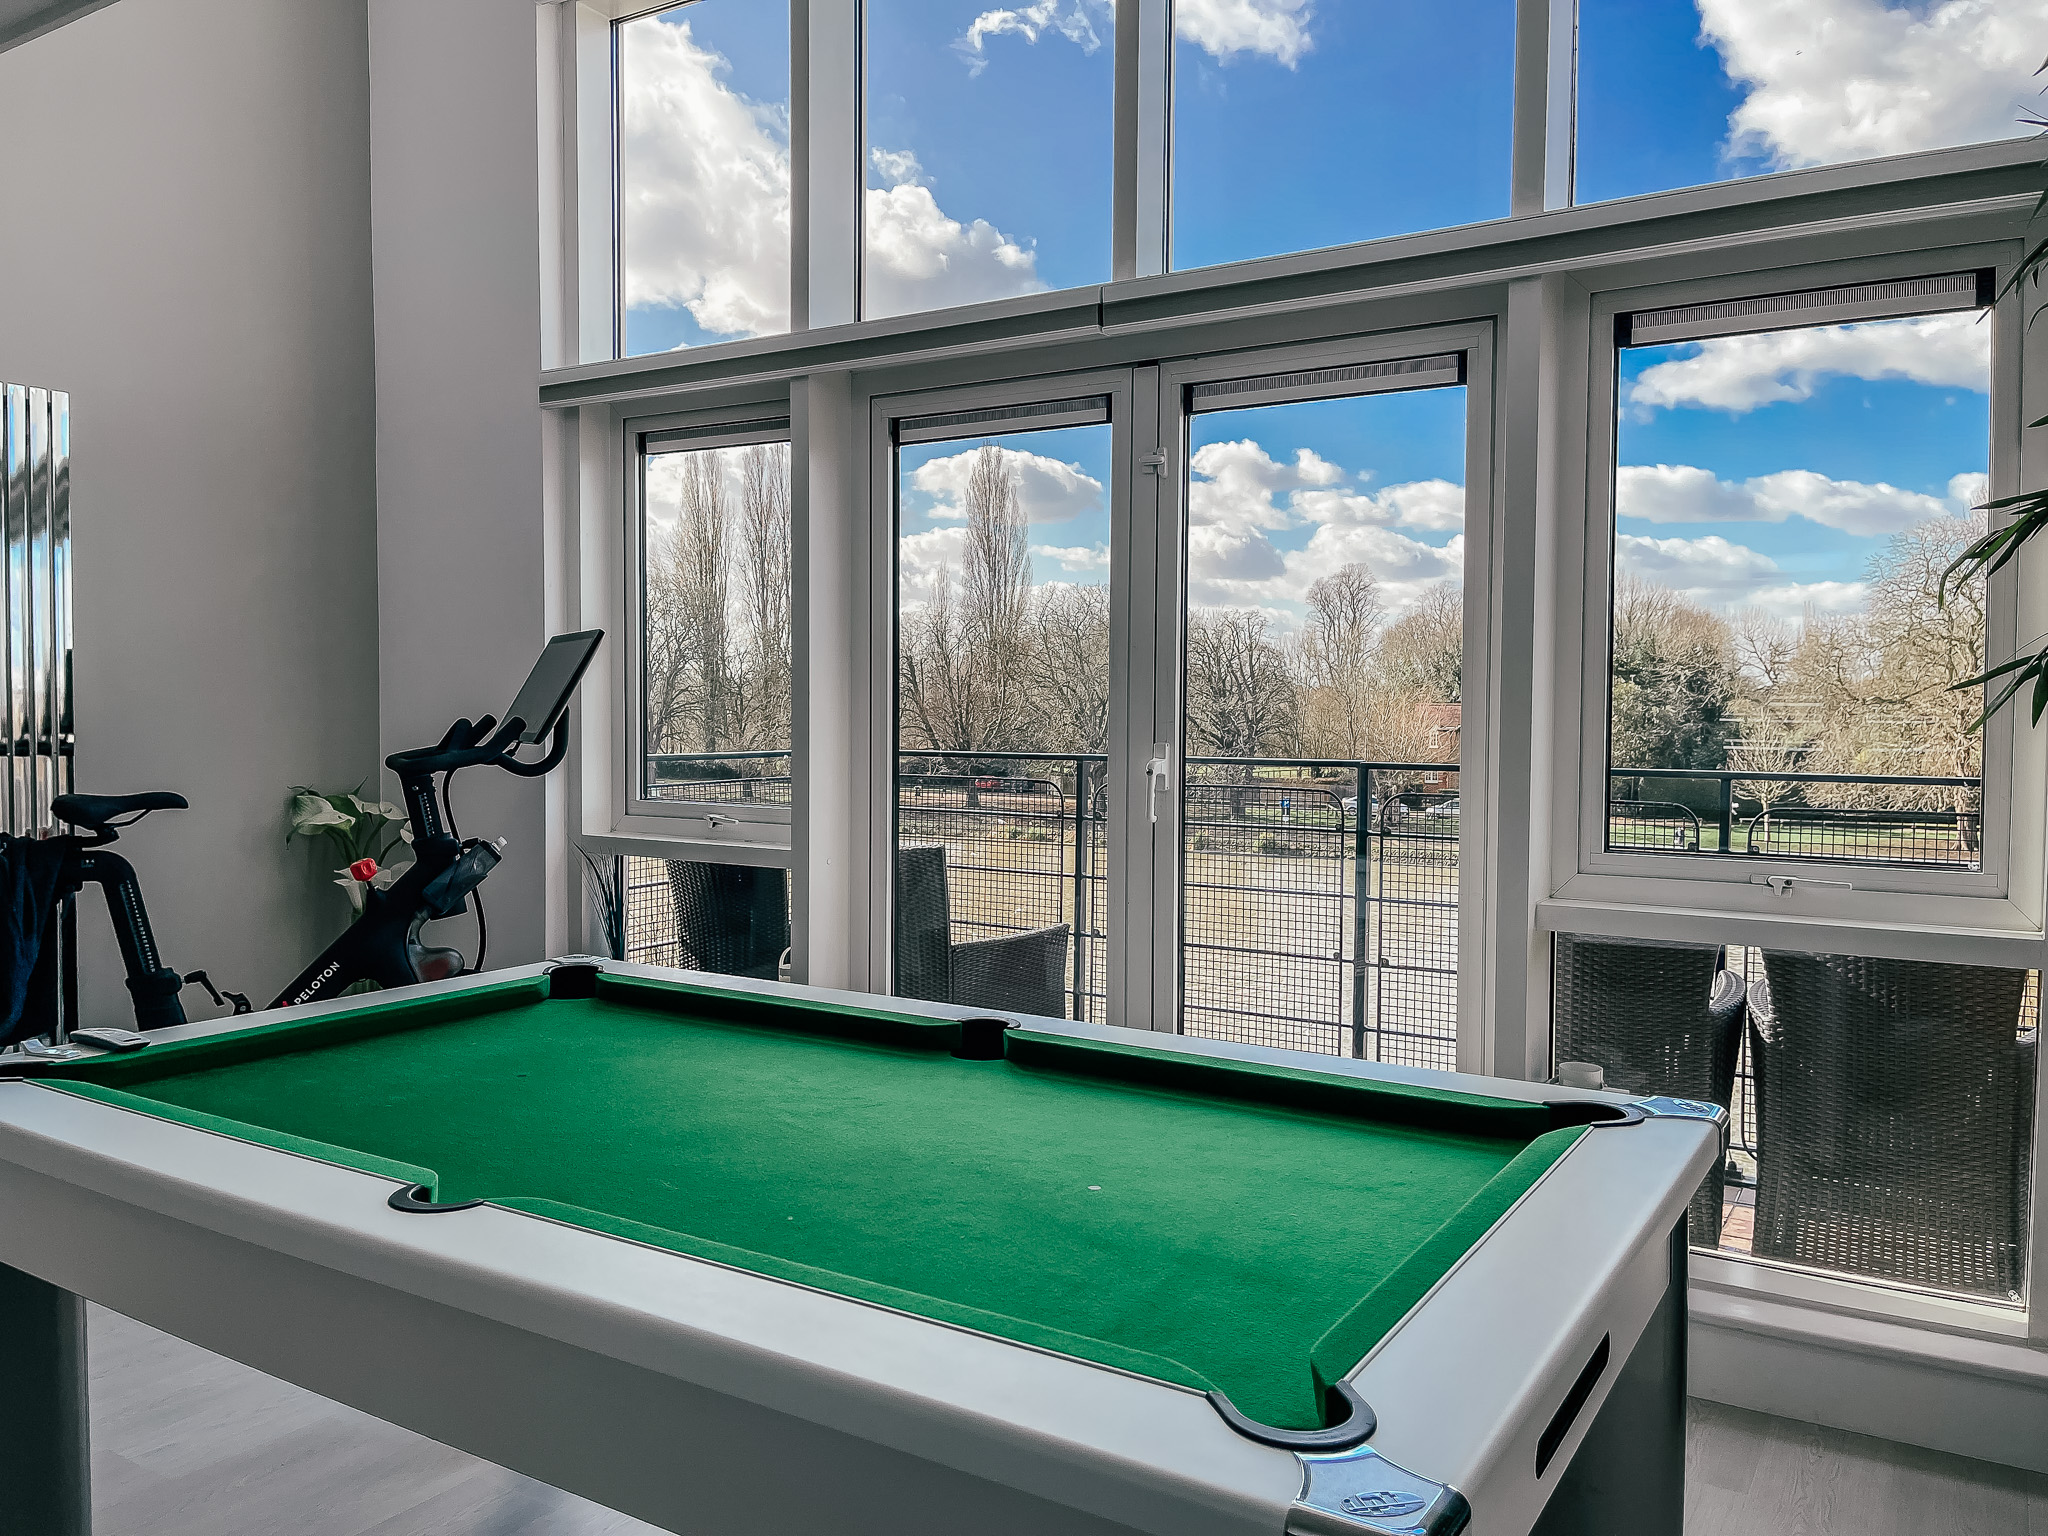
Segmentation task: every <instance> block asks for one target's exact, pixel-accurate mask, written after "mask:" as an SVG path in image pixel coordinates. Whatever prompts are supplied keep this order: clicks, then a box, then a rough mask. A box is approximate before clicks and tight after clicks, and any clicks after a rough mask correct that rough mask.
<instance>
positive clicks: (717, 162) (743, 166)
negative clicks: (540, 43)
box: [619, 17, 789, 336]
mask: <svg viewBox="0 0 2048 1536" xmlns="http://www.w3.org/2000/svg"><path fill="white" fill-rule="evenodd" d="M625 32H626V35H625V36H624V38H622V39H621V49H620V65H621V79H620V92H619V105H620V133H621V150H622V153H623V157H624V169H625V175H624V177H623V186H622V189H621V190H622V202H621V208H620V220H621V224H622V227H623V233H624V237H625V241H624V243H625V252H624V254H625V260H624V263H623V265H624V268H625V271H624V282H623V290H624V292H623V297H624V300H625V304H626V307H627V308H629V309H632V308H637V307H641V306H647V305H667V306H675V307H681V308H683V309H687V310H688V311H689V312H690V316H691V318H692V319H694V320H695V321H696V322H697V324H698V325H699V326H701V327H702V328H703V329H704V330H706V331H710V332H713V333H714V334H717V335H721V336H759V335H764V334H768V333H772V332H777V331H786V330H788V329H789V149H788V143H789V122H788V115H787V113H786V112H785V110H784V109H783V108H782V107H781V106H779V105H767V104H762V103H759V102H752V101H749V100H747V99H746V98H745V97H743V96H741V95H740V94H739V93H738V92H736V91H734V90H733V89H732V87H731V86H730V85H728V84H727V83H726V81H725V80H724V78H723V75H724V72H725V70H726V68H727V65H726V61H725V59H724V58H723V57H721V56H720V55H719V54H717V53H715V52H713V51H712V50H710V49H708V48H701V47H699V46H698V45H697V44H696V42H695V41H693V40H692V38H691V36H690V24H689V23H688V22H687V21H681V22H669V21H663V20H661V19H660V18H658V17H647V18H645V19H643V20H640V21H635V22H632V23H630V24H629V25H628V26H627V28H626V29H625Z"/></svg>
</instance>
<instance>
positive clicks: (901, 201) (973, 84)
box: [861, 0, 1116, 318]
mask: <svg viewBox="0 0 2048 1536" xmlns="http://www.w3.org/2000/svg"><path fill="white" fill-rule="evenodd" d="M1115 30H1116V16H1115V11H1114V9H1113V8H1112V6H1111V4H1110V0H1046V3H1041V4H1036V5H1031V6H1025V7H1018V8H1012V9H997V8H993V7H990V6H987V5H984V4H981V3H980V0H868V4H867V71H868V78H867V125H868V126H867V133H868V141H867V191H866V194H865V198H866V226H867V229H866V241H867V248H866V255H865V260H864V262H863V263H862V269H861V281H862V288H863V297H862V301H861V313H862V314H864V315H866V316H868V317H869V318H874V317H877V316H882V315H902V314H909V313H912V312H913V311H916V310H925V309H940V308H943V307H945V306H947V305H950V304H973V303H978V302H980V301H982V300H985V299H1006V298H1012V297H1015V296H1016V295H1018V294H1025V293H1038V292H1041V291H1043V290H1045V289H1048V288H1072V287H1076V286H1079V285H1081V284H1084V283H1099V282H1103V281H1106V280H1107V279H1108V277H1109V259H1110V226H1109V220H1110V166H1111V161H1110V154H1111V148H1112V108H1113V105H1114V98H1115V88H1116V82H1115V75H1114V54H1115V36H1114V34H1115Z"/></svg>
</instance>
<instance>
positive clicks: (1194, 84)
mask: <svg viewBox="0 0 2048 1536" xmlns="http://www.w3.org/2000/svg"><path fill="white" fill-rule="evenodd" d="M1514 52H1515V6H1514V0H1443V3H1439V4H1432V5H1415V4H1410V3H1405V0H1349V3H1346V4H1343V5H1314V4H1311V3H1310V0H1179V3H1178V4H1177V5H1175V7H1174V76H1173V264H1174V266H1176V267H1205V266H1210V265H1212V264H1214V263H1216V262H1224V261H1243V260H1245V259H1247V258H1249V257H1253V256H1272V255H1276V254H1279V253H1281V252H1285V251H1307V250H1314V249H1317V248H1318V247H1321V246H1326V245H1340V244H1343V243H1345V242H1348V241H1352V240H1368V239H1372V238H1374V237H1375V236H1379V235H1401V234H1408V233H1411V232H1413V231H1415V230H1422V229H1437V228H1441V227H1443V226H1446V225H1451V224H1470V223H1474V222H1476V221H1477V220H1480V219H1493V218H1500V217H1503V216H1504V215H1505V214H1506V213H1507V211H1508V171H1509V158H1510V139H1511V124H1510V114H1511V111H1512V107H1513V98H1514V79H1513V77H1514Z"/></svg>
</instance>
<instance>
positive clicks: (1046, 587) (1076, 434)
mask: <svg viewBox="0 0 2048 1536" xmlns="http://www.w3.org/2000/svg"><path fill="white" fill-rule="evenodd" d="M1109 466H1110V429H1109V428H1108V427H1107V426H1106V425H1104V426H1081V427H1068V428H1062V429H1056V430H1052V431H1044V432H1009V433H1003V434H1001V435H999V436H990V437H980V438H974V439H970V440H966V441H956V442H946V443H934V444H926V445H922V446H918V447H905V448H903V449H901V450H900V451H899V454H898V459H897V482H896V484H897V506H898V517H899V523H898V531H899V535H900V536H899V538H898V541H897V569H896V580H897V589H896V590H897V702H896V739H897V750H898V757H897V776H896V839H897V846H896V898H895V916H896V991H897V994H898V995H899V996H903V997H921V998H927V999H930V1000H933V1001H937V1002H956V1003H967V1004H970V1005H972V1006H976V1007H984V1008H1000V1009H1011V1010H1014V1011H1017V1012H1021V1013H1039V1014H1052V1015H1055V1016H1061V1017H1071V1018H1093V1019H1096V1020H1100V1019H1101V1018H1102V1016H1103V1012H1102V1010H1103V997H1104V995H1105V987H1104V980H1103V974H1104V973H1103V965H1104V959H1105V956H1104V950H1103V936H1104V932H1105V928H1106V912H1105V902H1106V889H1107V880H1108V847H1107V844H1108V840H1107V837H1106V836H1105V818H1106V815H1107V802H1106V796H1105V789H1104V786H1105V761H1106V760H1105V758H1104V755H1103V753H1104V748H1105V745H1106V735H1107V731H1108V722H1109V496H1108V491H1107V489H1106V487H1107V485H1108V483H1109Z"/></svg>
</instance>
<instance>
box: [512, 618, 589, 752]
mask: <svg viewBox="0 0 2048 1536" xmlns="http://www.w3.org/2000/svg"><path fill="white" fill-rule="evenodd" d="M603 638H604V631H603V630H601V629H585V630H580V631H578V632H577V633H576V634H573V635H557V636H555V638H554V639H552V640H550V641H549V642H548V643H547V648H546V649H545V650H543V651H542V652H541V653H540V660H539V661H536V662H535V663H534V664H533V670H532V671H531V672H529V673H528V674H527V675H526V682H525V685H524V686H523V687H521V688H520V690H519V696H518V697H517V698H516V699H514V700H513V701H512V707H511V708H510V709H508V710H506V711H505V714H504V718H505V719H507V720H510V719H512V718H513V717H514V716H517V717H518V719H519V720H520V721H521V722H522V729H521V731H520V736H519V739H520V740H521V741H525V742H535V741H543V740H545V739H546V738H547V734H548V732H550V731H552V730H553V729H554V728H555V722H556V721H557V720H559V719H560V718H561V715H562V711H563V710H565V709H567V708H568V707H569V696H570V695H571V694H573V693H574V692H575V691H576V685H577V684H578V683H579V682H581V681H582V680H583V674H584V672H585V671H587V670H588V669H589V666H590V663H591V659H592V658H593V657H595V656H596V655H597V643H598V642H599V641H600V640H602V639H603Z"/></svg>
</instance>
